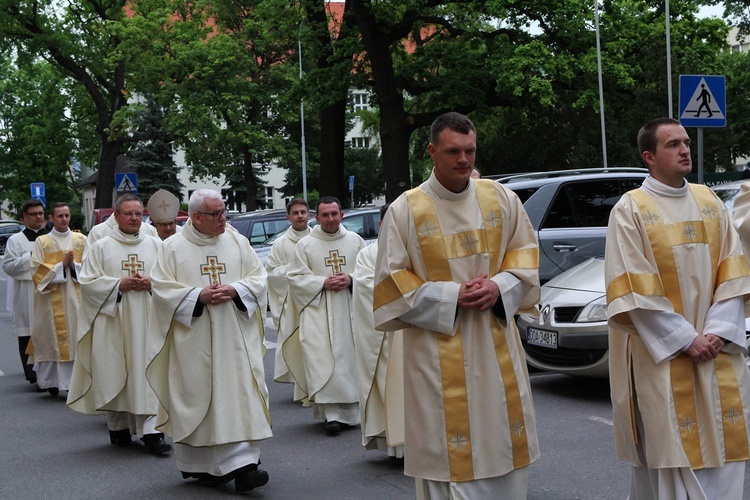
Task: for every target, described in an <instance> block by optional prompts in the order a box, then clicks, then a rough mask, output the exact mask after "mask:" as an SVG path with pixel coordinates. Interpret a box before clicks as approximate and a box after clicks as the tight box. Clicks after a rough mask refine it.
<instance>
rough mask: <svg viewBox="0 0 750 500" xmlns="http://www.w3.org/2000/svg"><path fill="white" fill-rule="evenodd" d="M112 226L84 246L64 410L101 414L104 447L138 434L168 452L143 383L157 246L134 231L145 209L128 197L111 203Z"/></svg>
mask: <svg viewBox="0 0 750 500" xmlns="http://www.w3.org/2000/svg"><path fill="white" fill-rule="evenodd" d="M113 217H114V218H115V220H116V221H117V228H116V229H115V230H113V231H111V232H110V233H109V236H105V237H104V238H102V239H100V240H99V241H97V242H96V243H94V244H93V245H92V246H91V248H89V250H88V252H87V254H86V259H85V262H84V263H83V267H82V268H81V274H80V275H79V277H78V281H79V282H80V283H81V306H80V308H79V310H78V311H79V313H78V331H79V335H78V348H77V351H76V360H75V364H74V365H73V378H72V380H71V382H70V391H68V406H69V407H70V408H72V409H73V410H75V411H78V412H81V413H86V414H89V415H94V414H98V413H102V412H107V427H108V428H109V437H110V442H111V443H112V444H113V445H116V446H121V447H122V446H129V445H130V444H131V435H132V434H136V435H137V436H138V437H139V438H140V439H141V440H142V441H143V443H144V444H145V445H146V447H147V448H148V450H149V451H150V452H151V453H154V454H157V455H158V454H161V453H164V452H166V451H169V450H170V449H171V446H169V445H168V444H166V443H165V442H164V434H162V433H160V432H157V431H156V429H155V425H156V418H155V415H156V408H157V405H158V403H157V401H156V394H154V392H153V390H152V389H151V386H149V385H148V382H147V381H146V363H147V357H148V354H147V344H148V342H147V341H148V337H149V332H151V331H152V329H153V328H154V327H155V319H154V316H153V304H152V302H151V278H150V277H149V275H150V274H151V268H152V267H153V265H154V263H155V262H156V254H157V251H158V250H159V246H160V241H159V240H158V239H157V238H154V237H153V236H148V235H146V234H144V233H142V232H141V231H140V228H141V225H142V223H143V204H142V203H141V200H140V198H138V197H137V196H136V195H134V194H127V195H124V196H121V197H120V198H118V200H117V201H116V202H115V212H114V214H113Z"/></svg>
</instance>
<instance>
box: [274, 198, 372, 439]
mask: <svg viewBox="0 0 750 500" xmlns="http://www.w3.org/2000/svg"><path fill="white" fill-rule="evenodd" d="M342 217H343V212H341V203H339V200H338V199H337V198H335V197H333V196H324V197H321V198H320V199H319V200H318V203H317V205H316V207H315V219H316V220H317V221H318V223H319V224H318V225H317V226H315V227H314V228H313V229H312V231H311V232H310V235H309V236H308V237H306V238H303V239H302V240H300V242H299V243H297V247H296V248H295V250H294V259H293V260H292V263H291V264H290V265H289V270H288V272H287V274H288V276H289V289H290V293H291V295H292V297H293V298H294V301H295V302H296V306H297V308H298V310H299V311H300V318H299V341H300V344H301V346H302V356H303V358H304V366H305V381H306V383H307V392H308V397H309V398H310V402H312V403H313V415H314V416H315V417H317V418H323V419H325V422H326V424H325V425H326V432H327V434H328V435H330V436H335V435H337V434H338V433H339V432H340V431H341V428H342V427H348V426H351V425H357V424H359V391H358V388H357V368H356V361H355V355H354V338H353V335H352V322H351V317H350V315H349V311H350V310H351V307H352V304H351V298H352V294H351V285H352V277H351V273H352V272H354V264H355V260H356V258H357V254H358V253H359V251H360V250H361V249H362V248H364V247H365V242H364V240H363V239H362V238H361V237H360V236H359V235H358V234H357V233H354V232H351V231H347V229H346V228H345V227H344V226H343V225H341V218H342Z"/></svg>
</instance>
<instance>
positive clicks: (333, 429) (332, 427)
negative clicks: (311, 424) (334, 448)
mask: <svg viewBox="0 0 750 500" xmlns="http://www.w3.org/2000/svg"><path fill="white" fill-rule="evenodd" d="M339 432H341V423H340V422H337V421H336V420H331V421H330V422H326V434H328V435H329V436H338V435H339Z"/></svg>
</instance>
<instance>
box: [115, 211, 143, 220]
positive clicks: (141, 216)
mask: <svg viewBox="0 0 750 500" xmlns="http://www.w3.org/2000/svg"><path fill="white" fill-rule="evenodd" d="M117 213H118V214H120V215H124V216H125V217H127V218H128V219H130V218H131V217H138V218H139V219H142V218H143V212H117Z"/></svg>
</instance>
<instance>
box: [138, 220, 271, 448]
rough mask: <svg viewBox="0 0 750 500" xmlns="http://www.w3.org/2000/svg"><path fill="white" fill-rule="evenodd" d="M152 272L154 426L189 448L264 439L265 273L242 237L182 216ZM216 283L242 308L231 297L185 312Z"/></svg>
mask: <svg viewBox="0 0 750 500" xmlns="http://www.w3.org/2000/svg"><path fill="white" fill-rule="evenodd" d="M151 276H152V288H153V293H154V310H155V313H156V318H157V322H158V335H155V344H156V345H155V349H156V351H158V354H157V355H156V357H155V358H154V359H153V361H152V362H151V363H150V364H149V366H148V369H147V371H146V376H147V378H148V380H149V382H150V383H151V386H152V387H153V388H154V391H155V392H156V395H157V398H158V399H159V411H158V414H157V419H158V425H157V429H159V430H161V431H162V432H165V433H167V434H169V435H170V436H171V437H172V439H173V440H174V441H175V442H176V443H182V444H187V445H190V446H215V445H221V444H227V443H237V442H242V441H255V440H262V439H267V438H270V437H271V435H272V433H271V417H270V414H269V411H268V389H267V387H266V382H265V376H264V367H263V356H264V354H265V350H264V348H263V318H264V315H265V311H266V304H267V302H266V271H265V269H263V266H262V265H261V263H260V261H259V260H258V257H257V255H255V252H254V251H253V250H252V248H251V247H250V243H249V242H248V240H247V238H245V237H244V236H242V235H240V234H238V233H237V232H236V231H233V230H227V231H226V232H224V233H223V234H221V235H219V236H216V237H208V236H206V235H203V234H201V233H199V232H198V231H197V230H196V229H195V228H194V226H193V225H192V222H191V221H188V223H187V224H186V225H185V227H184V229H183V230H182V232H180V233H178V234H175V235H174V236H171V237H170V238H168V239H166V240H164V241H163V242H162V247H161V249H160V251H159V256H158V259H157V263H156V265H155V266H154V269H153V271H152V275H151ZM214 283H215V284H221V285H232V286H233V287H234V288H235V290H237V294H238V299H240V300H241V301H242V304H243V306H244V308H245V309H246V311H243V310H240V309H239V308H238V306H237V304H236V303H235V301H229V302H225V303H221V304H211V305H205V306H203V310H202V313H201V314H200V315H199V316H197V317H195V316H193V317H186V316H190V311H193V308H194V306H195V304H196V300H197V294H198V292H199V291H200V289H202V288H203V287H206V286H209V285H211V284H214ZM184 311H188V314H187V315H183V314H180V313H182V312H184Z"/></svg>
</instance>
